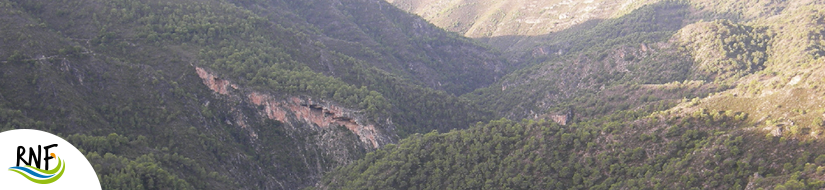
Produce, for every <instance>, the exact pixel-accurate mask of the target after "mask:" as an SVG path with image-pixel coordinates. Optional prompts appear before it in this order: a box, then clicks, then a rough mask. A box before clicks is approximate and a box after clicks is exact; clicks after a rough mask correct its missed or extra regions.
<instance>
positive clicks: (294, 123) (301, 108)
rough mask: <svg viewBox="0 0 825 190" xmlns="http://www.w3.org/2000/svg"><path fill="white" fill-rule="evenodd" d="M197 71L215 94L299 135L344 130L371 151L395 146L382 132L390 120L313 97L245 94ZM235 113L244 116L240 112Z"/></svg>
mask: <svg viewBox="0 0 825 190" xmlns="http://www.w3.org/2000/svg"><path fill="white" fill-rule="evenodd" d="M195 70H196V72H197V73H198V76H199V77H201V79H203V83H204V84H205V85H206V86H207V87H209V89H211V90H212V91H214V92H215V93H217V94H219V95H223V96H226V97H227V98H230V99H233V100H234V101H237V102H239V103H244V104H246V105H251V106H254V107H255V109H257V111H258V116H262V117H264V118H266V119H272V120H277V121H279V122H282V123H285V124H287V125H288V126H289V127H291V128H292V129H294V130H296V131H299V130H298V129H297V128H298V127H305V128H306V129H310V130H312V131H319V130H326V129H330V128H332V127H339V126H340V127H344V128H346V129H347V130H349V132H352V133H353V134H355V135H356V136H357V137H358V140H359V141H360V142H361V143H363V145H366V146H365V147H368V149H376V148H379V147H381V146H382V145H385V144H388V143H392V142H393V139H394V138H393V137H392V135H390V134H387V133H386V132H385V131H384V130H380V129H379V128H383V129H391V127H392V121H390V120H389V119H387V120H385V122H384V123H380V124H373V123H370V122H368V121H367V119H366V118H363V116H362V115H361V114H359V112H358V111H357V110H352V109H348V108H345V107H342V106H338V105H336V104H335V103H332V102H328V101H324V100H313V99H312V98H310V97H297V96H289V97H280V96H278V95H274V94H269V93H265V92H257V91H244V90H242V89H240V88H239V87H238V85H236V84H232V83H231V82H229V81H227V80H224V79H221V78H220V77H218V76H216V75H214V74H212V73H210V72H209V71H207V70H206V69H204V68H200V67H196V68H195ZM244 104H241V105H244ZM235 112H236V113H238V114H240V112H239V111H237V110H235ZM245 118H248V117H245V116H244V117H240V116H239V117H236V118H235V120H236V124H237V125H238V126H239V127H242V128H247V127H248V126H245V125H244V123H246V122H244V120H246V119H245ZM376 125H378V126H379V127H376ZM250 135H252V136H253V137H254V136H257V135H256V134H254V131H252V130H250Z"/></svg>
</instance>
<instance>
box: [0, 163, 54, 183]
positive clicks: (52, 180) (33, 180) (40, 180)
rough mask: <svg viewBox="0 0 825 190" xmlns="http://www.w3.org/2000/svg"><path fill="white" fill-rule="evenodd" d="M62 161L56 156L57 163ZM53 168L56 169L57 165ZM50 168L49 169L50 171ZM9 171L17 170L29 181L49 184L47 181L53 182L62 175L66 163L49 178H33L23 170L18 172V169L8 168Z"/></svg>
mask: <svg viewBox="0 0 825 190" xmlns="http://www.w3.org/2000/svg"><path fill="white" fill-rule="evenodd" d="M62 162H63V160H62V159H59V158H58V162H57V163H58V165H61V164H60V163H62ZM55 169H57V167H55ZM55 169H51V170H55ZM51 170H49V171H51ZM9 171H14V172H17V173H18V174H20V175H22V176H23V177H26V179H29V181H32V182H35V183H39V184H49V183H53V182H55V181H57V180H58V179H60V177H62V176H63V172H65V171H66V165H63V167H61V169H60V173H58V174H57V175H55V176H54V177H51V178H48V179H34V178H32V177H30V176H29V175H26V174H24V173H23V172H20V171H18V170H11V169H10V170H9Z"/></svg>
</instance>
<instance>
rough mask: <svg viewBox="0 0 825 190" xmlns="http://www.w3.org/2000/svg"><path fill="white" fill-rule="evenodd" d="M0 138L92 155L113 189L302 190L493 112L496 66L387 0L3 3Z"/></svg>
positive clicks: (488, 55) (488, 54)
mask: <svg viewBox="0 0 825 190" xmlns="http://www.w3.org/2000/svg"><path fill="white" fill-rule="evenodd" d="M0 20H1V21H0V25H2V27H0V39H2V43H0V48H1V49H0V60H2V61H0V78H2V80H0V131H5V130H10V129H17V128H33V129H40V130H44V131H48V132H52V133H55V134H59V135H60V136H62V137H64V138H66V139H67V140H69V141H70V142H72V143H73V144H75V145H76V146H77V147H78V148H80V149H82V150H83V151H84V153H86V154H87V157H88V158H89V159H90V161H91V163H92V164H93V166H94V168H95V170H96V171H97V172H98V175H99V176H100V179H101V184H103V188H104V189H118V188H129V189H131V188H137V189H141V188H146V189H170V188H175V189H258V188H262V189H297V188H301V187H305V186H308V185H313V184H315V183H316V182H317V180H318V179H319V178H320V175H321V174H323V173H324V172H326V171H328V170H329V169H331V168H334V167H337V166H341V165H343V164H346V163H349V162H351V161H352V160H355V159H358V158H361V157H362V156H363V155H364V154H365V153H366V152H368V151H372V150H374V149H376V148H378V147H380V146H383V145H385V144H388V143H393V142H396V141H397V140H398V139H399V138H401V137H405V136H407V135H409V134H412V133H416V132H428V131H431V130H435V129H438V130H442V131H447V130H449V129H453V128H466V127H468V126H469V125H470V124H472V123H475V122H478V121H485V120H487V119H488V118H490V117H491V116H492V114H491V112H489V111H484V110H483V109H480V108H478V106H476V105H475V104H474V103H472V102H470V101H467V100H464V99H461V98H458V97H456V95H460V94H463V93H464V92H469V91H471V90H474V89H475V88H478V87H482V86H486V85H487V84H490V83H492V82H494V81H495V80H496V78H497V77H498V76H501V75H503V74H504V73H502V72H501V71H500V70H501V69H502V68H504V67H507V65H506V64H505V63H504V62H502V61H501V59H499V58H498V57H499V56H498V53H496V52H494V51H491V50H489V49H487V48H485V47H483V46H480V45H478V44H476V43H475V42H473V41H472V40H469V39H467V38H464V37H461V36H458V35H455V34H451V33H448V32H446V31H444V30H442V29H439V28H436V27H434V26H433V25H431V24H428V23H427V22H426V21H424V20H422V19H420V18H417V17H415V16H413V15H410V14H407V13H404V12H403V11H400V10H398V9H396V8H394V7H392V6H391V5H389V4H388V3H386V2H383V1H359V0H350V1H326V0H321V1H277V0H273V1H224V0H205V1H190V0H173V1H155V0H141V1H97V0H63V1H17V0H2V1H0Z"/></svg>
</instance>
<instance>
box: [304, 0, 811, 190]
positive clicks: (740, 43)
mask: <svg viewBox="0 0 825 190" xmlns="http://www.w3.org/2000/svg"><path fill="white" fill-rule="evenodd" d="M823 13H825V6H823V5H821V3H820V2H817V1H794V2H787V1H717V2H710V1H678V2H677V1H664V2H658V3H653V4H649V5H645V6H641V7H640V8H639V9H636V10H634V11H632V12H630V13H628V14H626V15H623V16H621V17H617V18H612V19H607V20H604V21H597V23H593V24H592V25H584V26H581V28H576V27H573V28H570V29H568V30H570V32H569V33H567V32H566V31H561V32H558V33H556V34H554V35H550V36H551V37H550V39H551V40H549V41H542V42H540V43H543V44H541V45H538V46H537V48H539V49H543V50H550V51H531V52H528V54H530V56H534V57H538V58H540V59H541V60H537V61H536V62H534V63H529V64H528V66H527V67H526V68H524V69H521V70H519V71H515V72H513V73H511V74H509V75H508V76H506V77H505V78H504V79H503V80H501V81H500V82H498V83H496V84H494V85H491V87H488V88H485V89H480V90H477V91H476V92H474V93H471V94H467V95H465V96H466V97H470V98H471V99H476V100H480V102H484V103H486V104H487V105H489V106H491V107H492V108H494V109H495V110H496V112H498V113H503V114H507V116H508V117H511V118H515V119H521V118H536V119H537V121H531V120H523V121H521V122H515V121H509V120H497V121H491V122H489V123H488V124H481V125H477V126H475V127H472V128H470V129H467V130H456V131H451V132H449V133H441V134H439V133H429V134H425V135H415V136H411V137H410V138H408V139H405V140H402V141H401V142H399V144H398V145H390V146H386V147H385V148H384V149H379V150H377V151H375V152H373V153H368V154H367V156H366V157H365V158H364V159H362V160H359V161H356V162H355V163H354V164H351V165H347V166H344V167H341V168H339V169H337V170H335V171H334V172H332V173H331V174H328V175H326V176H325V177H324V180H323V181H322V183H321V184H320V185H319V186H316V187H317V188H320V189H365V188H375V189H449V188H455V189H637V188H638V189H821V188H823V185H825V181H823V179H825V173H823V171H825V169H823V168H825V165H823V164H824V162H825V152H822V151H821V150H820V149H819V148H817V147H821V146H823V145H825V144H823V142H822V140H821V139H820V138H821V137H822V134H823V131H825V128H823V127H825V124H823V123H825V122H823V121H825V99H823V98H822V97H823V96H825V89H823V87H822V84H823V82H825V76H823V75H822V74H821V73H823V70H822V69H823V68H822V65H823V58H822V57H823V55H825V54H823V53H822V51H823V50H825V49H823V46H822V42H823V40H822V37H823V35H825V30H824V29H825V28H823V27H822V24H823V23H825V20H823V18H825V14H823ZM702 19H705V20H702ZM662 20H667V21H662ZM545 52H551V53H545ZM557 52H561V53H557ZM553 53H554V54H555V55H553ZM536 55H538V56H536ZM571 84H572V85H571ZM508 90H512V91H508ZM493 100H503V101H493ZM508 100H509V101H508ZM508 102H510V103H508ZM571 105H572V107H574V109H575V116H576V118H577V119H575V120H576V121H574V122H573V123H571V124H568V125H558V124H556V123H554V122H547V121H544V119H542V118H544V117H542V116H541V115H542V114H548V113H549V114H554V113H559V112H564V110H565V109H567V108H569V107H570V106H571ZM541 106H545V107H541ZM536 115H538V117H537V116H536Z"/></svg>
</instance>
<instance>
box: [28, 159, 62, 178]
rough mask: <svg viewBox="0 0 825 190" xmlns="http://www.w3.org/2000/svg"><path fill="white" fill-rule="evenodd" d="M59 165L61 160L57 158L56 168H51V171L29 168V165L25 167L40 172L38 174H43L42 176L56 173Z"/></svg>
mask: <svg viewBox="0 0 825 190" xmlns="http://www.w3.org/2000/svg"><path fill="white" fill-rule="evenodd" d="M61 165H63V159H60V158H58V159H57V166H55V167H54V168H52V169H51V170H41V169H40V168H36V167H34V166H31V165H26V167H27V168H30V169H33V170H35V171H38V172H40V173H44V174H54V173H57V171H60V166H61Z"/></svg>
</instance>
